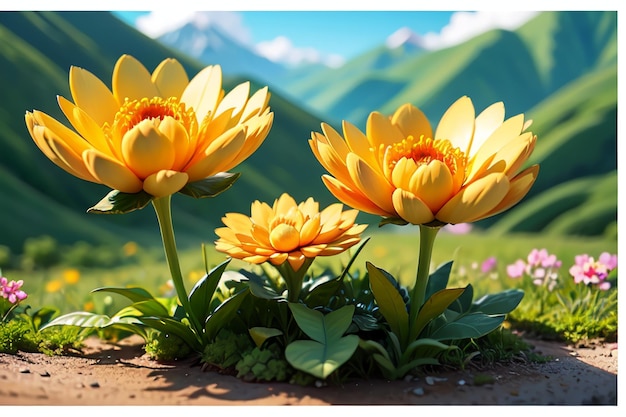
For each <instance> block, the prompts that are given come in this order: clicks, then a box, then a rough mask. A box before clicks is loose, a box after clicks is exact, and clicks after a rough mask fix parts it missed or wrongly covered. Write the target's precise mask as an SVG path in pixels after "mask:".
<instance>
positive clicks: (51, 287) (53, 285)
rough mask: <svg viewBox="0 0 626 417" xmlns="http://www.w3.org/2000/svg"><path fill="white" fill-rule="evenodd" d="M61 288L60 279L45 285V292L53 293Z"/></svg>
mask: <svg viewBox="0 0 626 417" xmlns="http://www.w3.org/2000/svg"><path fill="white" fill-rule="evenodd" d="M61 288H63V283H62V282H61V280H60V279H55V280H52V281H48V282H47V283H46V292H49V293H55V292H58V291H60V290H61Z"/></svg>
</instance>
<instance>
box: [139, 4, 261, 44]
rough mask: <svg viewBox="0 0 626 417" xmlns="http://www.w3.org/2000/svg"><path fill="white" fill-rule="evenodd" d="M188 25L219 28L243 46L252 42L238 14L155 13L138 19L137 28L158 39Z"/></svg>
mask: <svg viewBox="0 0 626 417" xmlns="http://www.w3.org/2000/svg"><path fill="white" fill-rule="evenodd" d="M187 23H193V24H194V25H195V26H196V27H198V28H200V29H204V28H206V27H208V26H214V27H217V28H219V29H220V30H221V31H222V32H224V33H225V34H227V35H229V36H230V37H231V38H233V39H235V40H236V41H238V42H239V43H241V44H243V45H248V44H249V43H250V42H251V36H250V31H249V29H248V28H247V27H246V26H244V24H243V20H242V17H241V14H240V13H237V12H226V11H218V12H195V11H185V10H184V9H183V10H181V11H180V12H177V11H172V10H160V11H153V12H150V13H149V14H146V15H144V16H140V17H139V18H138V19H137V22H136V26H137V29H139V30H140V31H141V32H143V33H145V34H146V35H148V36H150V37H152V38H157V37H159V36H161V35H163V34H164V33H167V32H170V31H173V30H176V29H179V28H181V27H183V26H184V25H186V24H187Z"/></svg>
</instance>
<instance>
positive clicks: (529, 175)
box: [486, 165, 539, 217]
mask: <svg viewBox="0 0 626 417" xmlns="http://www.w3.org/2000/svg"><path fill="white" fill-rule="evenodd" d="M538 174H539V165H533V166H531V167H529V168H527V169H525V170H524V171H522V172H520V173H519V174H518V175H516V176H515V178H513V179H512V180H511V184H510V188H509V192H508V193H507V194H506V196H504V198H503V199H502V201H501V202H500V203H499V204H498V205H497V206H496V207H494V208H493V209H492V210H491V211H490V212H489V213H488V216H486V217H490V216H495V215H496V214H498V213H502V212H503V211H505V210H508V209H510V208H511V207H513V206H514V205H516V204H517V203H519V202H520V200H521V199H522V198H524V197H525V196H526V194H528V191H530V188H531V187H532V186H533V184H534V183H535V180H536V179H537V175H538Z"/></svg>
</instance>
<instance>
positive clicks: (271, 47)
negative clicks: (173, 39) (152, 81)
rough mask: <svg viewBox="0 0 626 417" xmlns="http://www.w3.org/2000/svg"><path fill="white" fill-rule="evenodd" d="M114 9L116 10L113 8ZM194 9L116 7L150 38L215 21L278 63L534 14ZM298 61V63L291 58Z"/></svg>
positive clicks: (433, 39) (436, 39)
mask: <svg viewBox="0 0 626 417" xmlns="http://www.w3.org/2000/svg"><path fill="white" fill-rule="evenodd" d="M112 10H115V9H112ZM194 10H195V9H193V8H184V7H181V8H179V9H176V10H172V9H165V10H158V9H157V10H153V11H152V12H149V13H148V12H134V11H115V13H116V14H117V15H118V16H119V17H121V18H123V19H124V20H126V21H127V22H129V23H131V24H133V25H135V26H136V27H137V28H138V29H139V30H141V31H143V32H144V33H146V34H147V35H149V36H152V37H156V36H158V35H160V34H162V33H164V32H167V31H169V30H173V29H176V28H177V27H180V26H182V25H183V24H185V23H187V22H189V21H192V20H195V21H199V22H205V23H208V22H210V24H215V25H217V26H219V27H220V28H221V29H223V30H224V31H227V32H228V33H229V34H230V35H231V36H232V37H234V38H235V39H237V40H238V41H239V42H240V43H242V44H244V45H247V46H249V47H250V48H251V49H253V50H256V51H257V52H258V53H260V54H261V55H264V56H266V57H268V58H269V59H272V60H275V61H281V62H285V61H286V60H287V59H292V60H294V61H296V60H308V61H321V62H325V63H327V64H329V65H334V66H337V65H340V64H341V63H342V62H343V61H345V60H347V59H350V58H352V57H354V56H356V55H358V54H360V53H362V52H364V51H367V50H368V49H370V48H373V47H375V46H378V45H381V44H383V43H385V41H386V40H387V38H388V37H389V36H390V35H391V34H393V33H394V32H396V31H397V30H398V29H400V28H403V27H406V28H409V29H411V30H412V31H413V32H415V33H416V34H418V35H420V37H421V38H422V41H423V42H424V44H425V45H426V46H427V47H429V48H430V49H438V48H441V47H445V46H449V45H452V44H455V43H458V42H460V41H463V40H465V39H468V38H469V37H472V36H476V35H477V34H479V33H482V32H484V31H486V30H489V29H492V28H494V27H502V28H506V29H514V28H516V27H517V26H519V25H520V24H522V23H523V22H525V21H527V20H528V19H529V18H530V17H532V16H533V14H534V12H510V11H502V10H500V11H497V10H496V11H489V12H486V11H479V12H455V11H430V10H427V11H406V10H403V11H387V10H382V11H381V10H379V11H375V10H373V11H367V10H358V11H357V10H349V11H319V10H312V11H265V10H260V11H238V10H235V11H224V10H221V11H216V12H206V11H205V12H195V11H194ZM293 63H296V62H293Z"/></svg>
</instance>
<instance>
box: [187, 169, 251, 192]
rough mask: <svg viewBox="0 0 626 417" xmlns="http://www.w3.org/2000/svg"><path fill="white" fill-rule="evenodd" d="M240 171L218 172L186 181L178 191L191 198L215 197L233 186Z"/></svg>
mask: <svg viewBox="0 0 626 417" xmlns="http://www.w3.org/2000/svg"><path fill="white" fill-rule="evenodd" d="M240 175H241V174H240V173H234V174H233V173H230V172H220V173H218V174H215V175H213V176H212V177H207V178H204V179H202V180H198V181H194V182H191V183H188V184H187V185H185V186H184V187H183V189H182V190H180V193H182V194H185V195H188V196H190V197H193V198H206V197H215V196H216V195H218V194H221V193H223V192H224V191H226V190H228V189H229V188H230V187H232V186H233V184H234V183H235V181H237V179H238V178H239V176H240Z"/></svg>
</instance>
